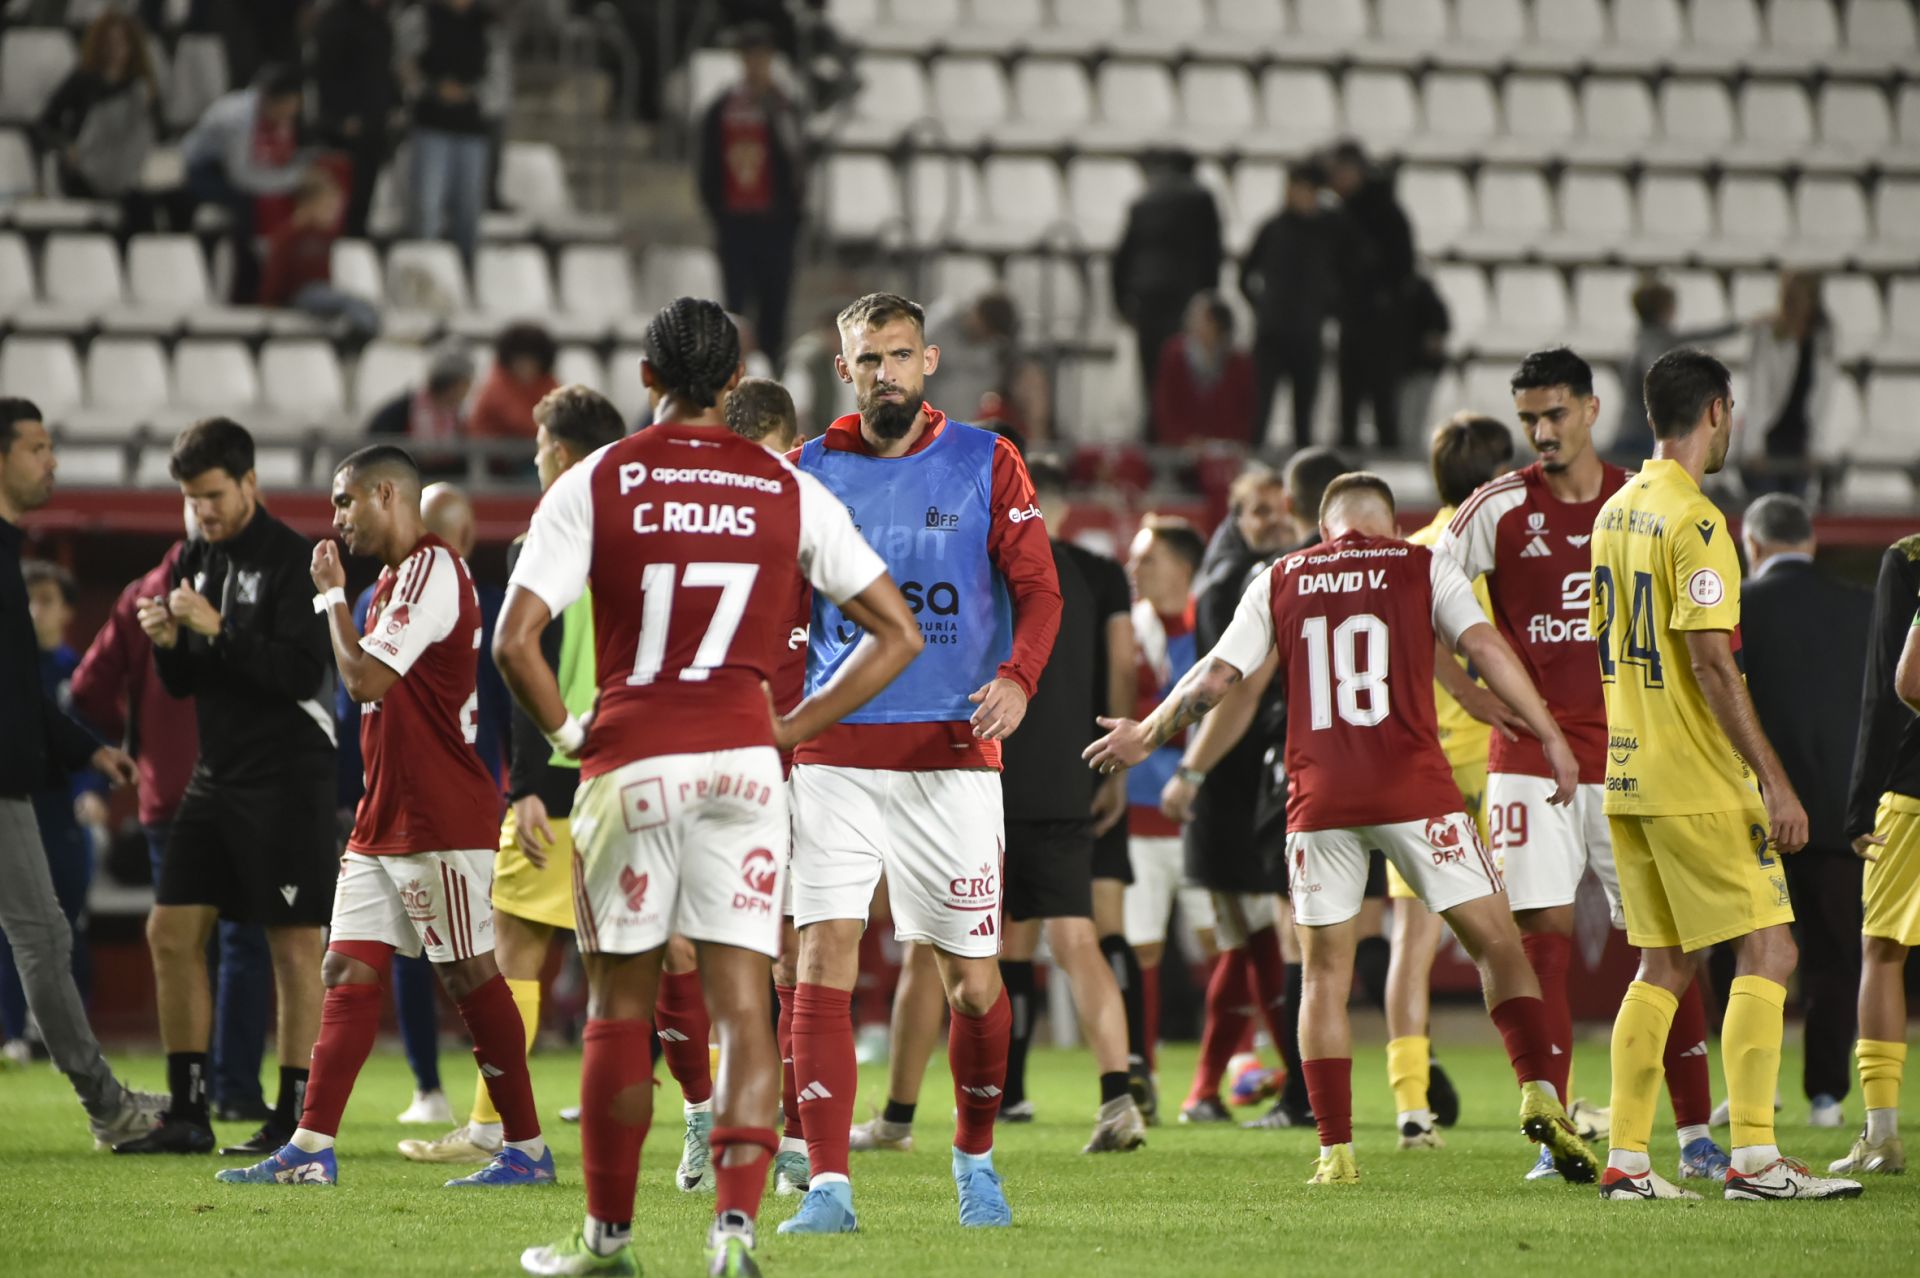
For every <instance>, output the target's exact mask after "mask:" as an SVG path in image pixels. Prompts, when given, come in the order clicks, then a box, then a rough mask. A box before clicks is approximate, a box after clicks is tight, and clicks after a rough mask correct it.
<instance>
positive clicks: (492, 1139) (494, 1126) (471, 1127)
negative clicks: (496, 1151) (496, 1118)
mask: <svg viewBox="0 0 1920 1278" xmlns="http://www.w3.org/2000/svg"><path fill="white" fill-rule="evenodd" d="M506 1132H507V1129H506V1127H505V1126H503V1125H502V1124H500V1123H476V1122H472V1121H469V1122H468V1123H467V1136H468V1138H469V1139H471V1140H472V1141H473V1143H474V1144H476V1145H498V1144H499V1143H500V1141H501V1139H502V1138H503V1137H504V1136H505V1135H506Z"/></svg>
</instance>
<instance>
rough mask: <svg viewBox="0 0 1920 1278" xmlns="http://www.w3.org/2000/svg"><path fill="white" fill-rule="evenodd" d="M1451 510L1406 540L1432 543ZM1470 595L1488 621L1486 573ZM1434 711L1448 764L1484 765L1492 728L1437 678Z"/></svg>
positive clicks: (1462, 660)
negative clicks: (1471, 713)
mask: <svg viewBox="0 0 1920 1278" xmlns="http://www.w3.org/2000/svg"><path fill="white" fill-rule="evenodd" d="M1453 512H1454V507H1452V506H1446V507H1443V508H1442V509H1441V511H1440V513H1439V514H1437V515H1435V516H1434V517H1433V522H1432V523H1430V524H1428V525H1427V526H1426V527H1425V528H1422V529H1421V530H1420V531H1419V532H1416V533H1410V534H1408V536H1407V540H1408V541H1410V542H1412V543H1413V544H1414V545H1416V546H1432V545H1433V544H1434V543H1435V542H1437V541H1439V540H1440V534H1441V533H1443V532H1445V531H1446V529H1447V525H1448V524H1449V523H1451V522H1453ZM1473 597H1474V598H1475V599H1477V600H1479V601H1480V611H1481V612H1483V613H1485V614H1486V616H1487V619H1488V621H1492V619H1493V600H1492V598H1491V597H1490V596H1489V595H1488V593H1487V579H1486V578H1485V577H1478V578H1475V579H1474V583H1473ZM1454 660H1455V661H1458V662H1459V663H1460V664H1461V665H1463V666H1464V665H1466V664H1467V659H1466V658H1465V657H1461V656H1457V655H1456V656H1455V657H1454ZM1433 711H1434V716H1435V718H1436V719H1437V720H1438V721H1439V724H1440V749H1441V750H1442V751H1443V752H1444V753H1445V754H1446V756H1447V763H1448V765H1449V766H1451V767H1455V768H1462V767H1467V766H1470V765H1473V764H1479V765H1480V766H1481V767H1485V766H1486V762H1487V747H1488V745H1489V743H1490V742H1491V740H1492V735H1493V729H1492V728H1490V727H1488V726H1487V725H1486V724H1484V723H1482V722H1480V721H1479V720H1478V719H1476V718H1474V717H1473V716H1472V715H1470V714H1468V713H1467V712H1466V710H1465V709H1464V708H1463V707H1462V706H1461V705H1460V703H1459V702H1458V701H1455V700H1454V699H1453V695H1452V694H1451V693H1449V692H1448V691H1447V690H1446V689H1445V688H1444V687H1442V686H1441V684H1440V681H1439V680H1438V679H1435V680H1434V681H1433Z"/></svg>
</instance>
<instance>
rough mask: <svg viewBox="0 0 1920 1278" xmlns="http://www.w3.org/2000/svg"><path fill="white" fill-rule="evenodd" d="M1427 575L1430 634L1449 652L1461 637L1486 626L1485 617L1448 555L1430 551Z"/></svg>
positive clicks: (1464, 576) (1471, 590)
mask: <svg viewBox="0 0 1920 1278" xmlns="http://www.w3.org/2000/svg"><path fill="white" fill-rule="evenodd" d="M1427 574H1428V580H1429V581H1431V582H1432V583H1433V633H1434V634H1436V635H1438V636H1439V637H1440V642H1441V643H1443V644H1445V645H1446V646H1447V649H1448V651H1452V650H1453V649H1454V648H1456V647H1458V646H1459V644H1460V636H1461V635H1463V634H1465V633H1466V632H1467V631H1468V630H1470V629H1471V628H1473V627H1474V626H1484V625H1486V624H1487V614H1486V613H1484V612H1482V611H1480V601H1479V600H1478V599H1475V598H1474V597H1473V583H1472V582H1471V581H1468V580H1467V574H1466V573H1464V572H1462V571H1461V569H1460V565H1459V564H1457V563H1455V562H1454V560H1453V558H1452V557H1451V556H1449V555H1443V554H1441V553H1440V552H1439V550H1437V549H1436V550H1435V551H1433V553H1432V554H1430V555H1428V556H1427Z"/></svg>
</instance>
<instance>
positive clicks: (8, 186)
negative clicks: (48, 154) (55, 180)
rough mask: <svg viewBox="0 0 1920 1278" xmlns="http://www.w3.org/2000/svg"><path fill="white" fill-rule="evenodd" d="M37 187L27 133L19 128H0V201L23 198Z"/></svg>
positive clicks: (36, 177)
mask: <svg viewBox="0 0 1920 1278" xmlns="http://www.w3.org/2000/svg"><path fill="white" fill-rule="evenodd" d="M39 188H40V180H39V177H38V175H37V174H36V173H35V171H34V163H33V148H32V147H31V146H29V145H27V135H26V134H25V133H24V132H23V131H21V130H19V129H0V203H4V202H5V201H8V200H18V199H23V198H25V197H27V196H30V195H32V194H33V193H34V192H35V191H37V190H39Z"/></svg>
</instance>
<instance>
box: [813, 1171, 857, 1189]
mask: <svg viewBox="0 0 1920 1278" xmlns="http://www.w3.org/2000/svg"><path fill="white" fill-rule="evenodd" d="M852 1183H853V1182H852V1181H850V1180H848V1179H847V1178H846V1176H845V1175H843V1174H841V1173H840V1172H815V1173H814V1174H813V1177H812V1179H810V1180H809V1181H807V1188H808V1189H818V1188H820V1187H821V1186H822V1185H834V1184H839V1185H851V1184H852Z"/></svg>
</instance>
